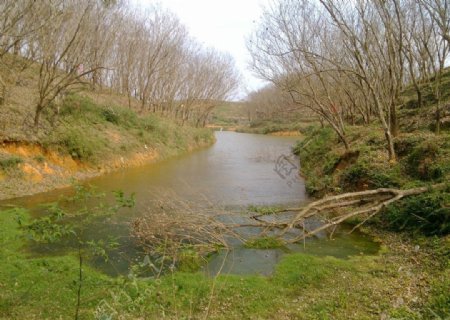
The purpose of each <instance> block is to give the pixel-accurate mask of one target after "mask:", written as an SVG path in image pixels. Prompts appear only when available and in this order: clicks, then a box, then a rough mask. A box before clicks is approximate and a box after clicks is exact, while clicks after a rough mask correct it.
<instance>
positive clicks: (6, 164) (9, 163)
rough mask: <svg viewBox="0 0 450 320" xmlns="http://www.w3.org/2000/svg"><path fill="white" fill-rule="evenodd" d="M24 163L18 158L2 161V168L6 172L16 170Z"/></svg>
mask: <svg viewBox="0 0 450 320" xmlns="http://www.w3.org/2000/svg"><path fill="white" fill-rule="evenodd" d="M22 162H23V159H22V158H20V157H17V156H11V157H8V158H4V159H0V168H1V169H2V170H4V171H8V170H10V169H14V168H16V167H17V166H18V165H19V164H21V163H22Z"/></svg>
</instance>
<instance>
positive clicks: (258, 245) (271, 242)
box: [245, 237, 286, 249]
mask: <svg viewBox="0 0 450 320" xmlns="http://www.w3.org/2000/svg"><path fill="white" fill-rule="evenodd" d="M285 246H286V244H285V243H284V241H283V240H281V239H279V238H275V237H261V238H254V239H250V240H248V241H246V242H245V247H246V248H252V249H275V248H285Z"/></svg>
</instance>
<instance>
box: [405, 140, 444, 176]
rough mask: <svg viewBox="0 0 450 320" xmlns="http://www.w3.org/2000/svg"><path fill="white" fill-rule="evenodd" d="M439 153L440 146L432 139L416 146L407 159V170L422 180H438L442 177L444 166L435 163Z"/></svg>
mask: <svg viewBox="0 0 450 320" xmlns="http://www.w3.org/2000/svg"><path fill="white" fill-rule="evenodd" d="M438 155H439V146H438V145H437V144H436V143H434V142H431V141H425V142H424V143H422V144H420V145H418V146H417V147H415V148H414V149H413V150H412V152H411V153H410V155H409V156H408V157H407V159H406V163H405V169H406V172H407V173H408V174H409V175H410V176H412V177H414V178H418V179H421V180H437V179H439V178H441V177H442V175H443V170H442V168H441V167H440V166H439V165H437V164H435V160H436V158H437V156H438Z"/></svg>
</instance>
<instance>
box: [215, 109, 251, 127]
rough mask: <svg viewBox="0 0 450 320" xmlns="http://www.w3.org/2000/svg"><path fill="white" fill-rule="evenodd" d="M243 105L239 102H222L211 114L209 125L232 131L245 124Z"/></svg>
mask: <svg viewBox="0 0 450 320" xmlns="http://www.w3.org/2000/svg"><path fill="white" fill-rule="evenodd" d="M247 122H248V118H247V113H246V110H245V105H244V104H243V103H241V102H224V103H222V104H221V105H219V106H217V107H216V108H215V109H214V111H213V112H212V117H211V125H212V126H214V127H222V128H225V129H233V128H236V127H237V126H240V125H242V124H243V123H247Z"/></svg>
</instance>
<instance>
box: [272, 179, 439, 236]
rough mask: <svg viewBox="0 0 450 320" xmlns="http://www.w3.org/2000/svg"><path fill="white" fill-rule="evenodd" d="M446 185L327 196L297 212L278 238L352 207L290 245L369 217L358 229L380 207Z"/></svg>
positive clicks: (382, 189) (306, 232)
mask: <svg viewBox="0 0 450 320" xmlns="http://www.w3.org/2000/svg"><path fill="white" fill-rule="evenodd" d="M445 186H446V185H445V183H440V184H436V185H433V186H430V187H420V188H412V189H407V190H401V189H391V188H380V189H375V190H367V191H359V192H350V193H344V194H340V195H336V196H329V197H325V198H323V199H320V200H317V201H314V202H311V203H310V204H308V205H307V206H306V207H304V208H302V209H300V210H298V211H299V213H298V214H297V215H296V216H295V217H294V218H293V219H292V220H291V221H290V223H289V224H288V225H287V226H286V227H285V229H284V230H283V232H282V233H281V235H284V234H285V233H286V232H288V231H289V230H290V229H292V228H299V227H302V225H303V222H304V220H305V219H307V218H310V217H312V216H315V215H317V214H318V213H320V212H323V211H325V210H338V209H339V210H342V209H344V208H347V209H348V208H351V209H353V210H344V212H343V213H341V214H339V215H337V216H335V217H333V218H332V219H330V220H329V222H327V223H325V224H323V225H321V226H320V227H318V228H316V229H313V230H309V231H306V230H304V229H303V231H304V232H303V233H302V235H300V236H298V237H295V238H293V239H290V240H289V242H298V241H301V240H303V239H304V238H307V237H310V236H313V235H315V234H317V233H319V232H321V231H323V230H326V229H328V228H330V227H332V226H336V225H338V224H340V223H342V222H344V221H346V220H348V219H350V218H352V217H355V216H358V215H368V217H367V218H366V219H365V220H364V221H363V222H362V223H360V224H358V225H357V226H356V227H355V228H354V229H357V228H358V227H360V226H361V225H362V224H363V223H365V222H366V221H367V220H368V219H370V218H371V217H373V216H375V215H376V214H377V213H379V212H380V211H381V210H382V209H383V208H385V207H387V206H388V205H390V204H392V203H394V202H396V201H398V200H400V199H403V198H405V197H408V196H412V195H418V194H421V193H425V192H428V191H430V190H441V189H443V188H444V187H445ZM354 229H353V230H354Z"/></svg>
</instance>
